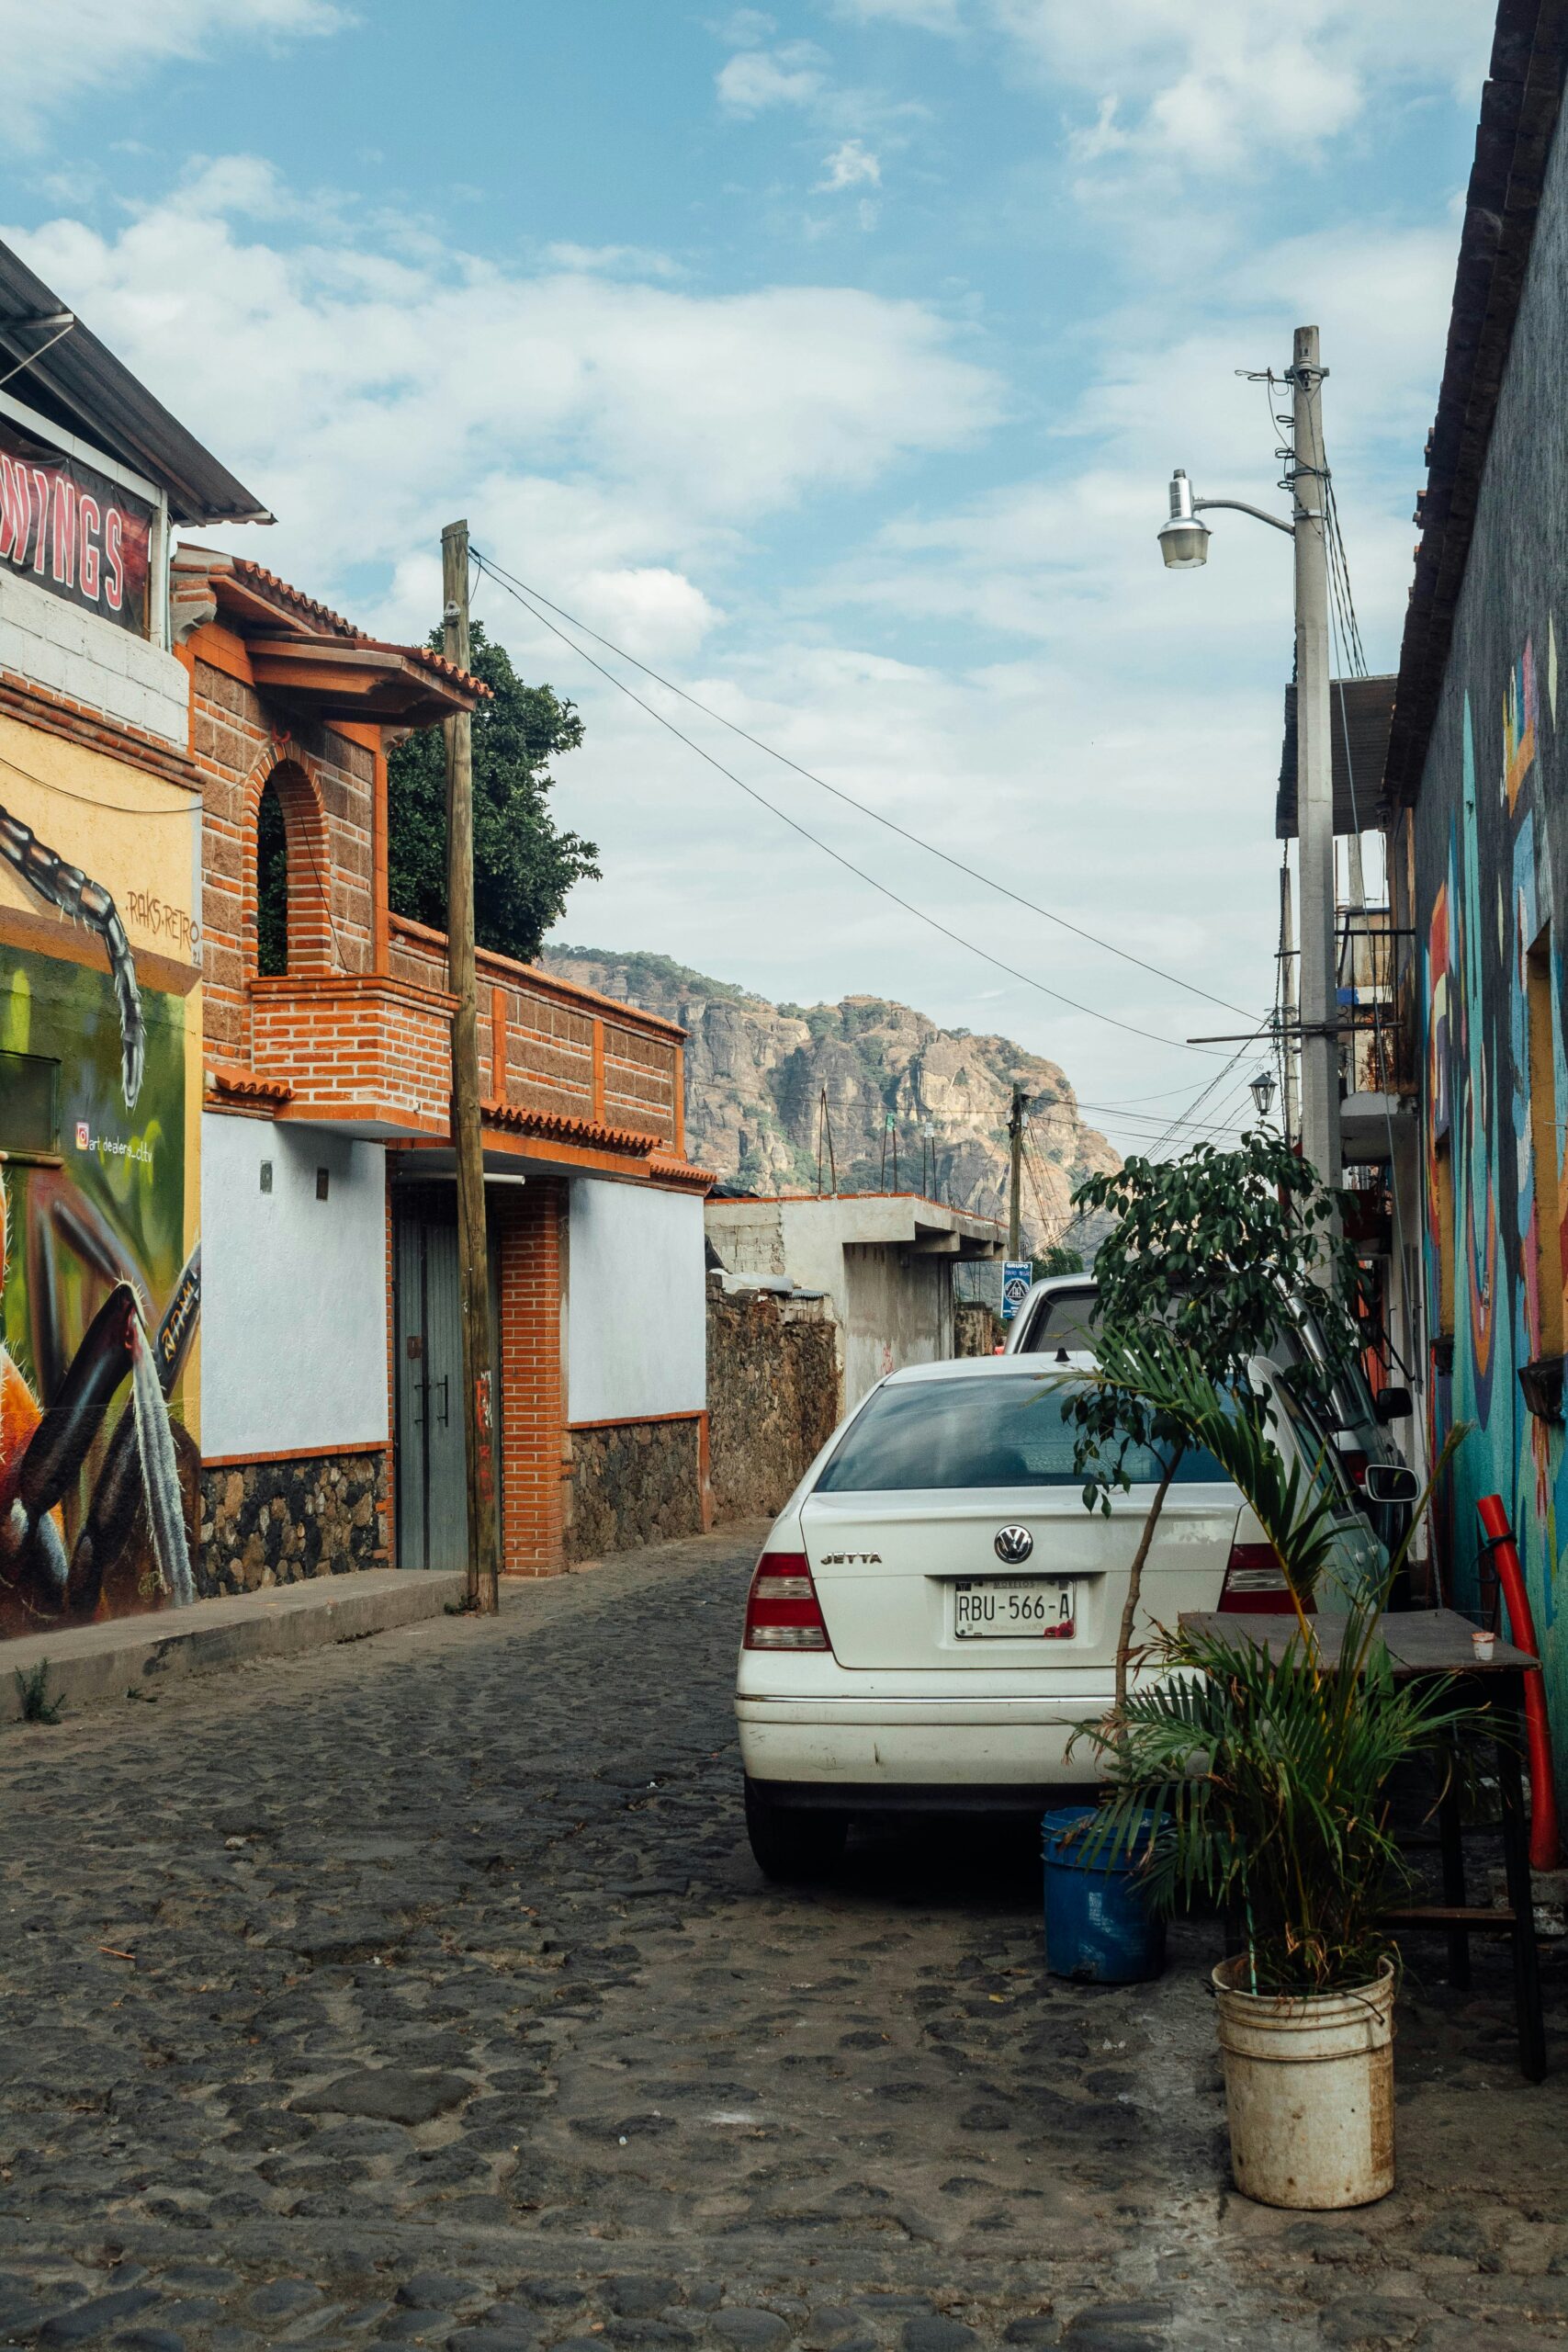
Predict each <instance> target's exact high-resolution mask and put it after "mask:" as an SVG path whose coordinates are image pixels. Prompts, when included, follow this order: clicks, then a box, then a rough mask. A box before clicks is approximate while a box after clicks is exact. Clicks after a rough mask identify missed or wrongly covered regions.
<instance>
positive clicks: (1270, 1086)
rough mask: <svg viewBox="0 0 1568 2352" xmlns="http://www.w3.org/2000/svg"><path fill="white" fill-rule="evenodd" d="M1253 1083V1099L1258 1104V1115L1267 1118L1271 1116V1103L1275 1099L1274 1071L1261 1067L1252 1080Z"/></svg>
mask: <svg viewBox="0 0 1568 2352" xmlns="http://www.w3.org/2000/svg"><path fill="white" fill-rule="evenodd" d="M1251 1085H1252V1099H1253V1101H1254V1103H1256V1104H1257V1105H1258V1117H1259V1118H1260V1119H1266V1118H1267V1117H1268V1116H1269V1105H1270V1104H1271V1103H1272V1102H1273V1100H1274V1073H1273V1071H1272V1070H1269V1069H1260V1070H1259V1071H1258V1075H1257V1077H1256V1078H1255V1079H1254V1080H1252V1081H1251Z"/></svg>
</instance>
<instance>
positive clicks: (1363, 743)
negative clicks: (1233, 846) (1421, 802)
mask: <svg viewBox="0 0 1568 2352" xmlns="http://www.w3.org/2000/svg"><path fill="white" fill-rule="evenodd" d="M1396 684H1398V681H1397V679H1395V678H1392V677H1380V678H1332V679H1330V681H1329V686H1328V709H1329V727H1330V733H1331V736H1332V739H1333V752H1334V830H1335V831H1336V832H1337V833H1354V832H1362V833H1370V832H1374V831H1376V830H1377V828H1378V826H1379V825H1381V824H1382V820H1383V813H1384V808H1383V768H1384V766H1385V765H1386V763H1387V759H1388V731H1389V728H1390V726H1391V725H1392V723H1393V690H1394V687H1395V685H1396ZM1352 783H1354V786H1355V790H1354V792H1352V791H1351V788H1350V787H1351V785H1352ZM1358 820H1359V822H1358ZM1274 837H1275V839H1276V840H1277V841H1281V842H1293V841H1294V840H1295V837H1296V690H1295V687H1294V686H1293V685H1290V686H1287V687H1286V688H1285V741H1284V747H1283V750H1282V752H1281V754H1280V793H1279V797H1278V799H1277V800H1276V801H1275V803H1274Z"/></svg>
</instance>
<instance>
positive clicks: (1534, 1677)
mask: <svg viewBox="0 0 1568 2352" xmlns="http://www.w3.org/2000/svg"><path fill="white" fill-rule="evenodd" d="M1475 1508H1476V1510H1478V1511H1479V1512H1480V1514H1481V1524H1482V1526H1483V1528H1484V1529H1485V1531H1486V1533H1487V1536H1488V1538H1489V1539H1490V1541H1491V1545H1492V1557H1493V1559H1494V1560H1495V1563H1496V1566H1497V1581H1498V1583H1499V1584H1500V1585H1501V1586H1502V1588H1503V1598H1504V1600H1506V1602H1507V1604H1508V1626H1509V1630H1510V1632H1511V1633H1512V1635H1513V1638H1514V1642H1515V1645H1516V1646H1517V1648H1519V1649H1521V1650H1529V1653H1530V1655H1531V1657H1539V1656H1540V1651H1539V1650H1538V1649H1537V1647H1536V1639H1535V1619H1534V1617H1533V1616H1532V1615H1531V1613H1530V1604H1529V1593H1528V1592H1527V1591H1526V1590H1525V1572H1524V1568H1523V1566H1521V1564H1520V1561H1519V1553H1518V1546H1517V1544H1516V1543H1515V1542H1514V1531H1513V1529H1512V1528H1511V1527H1510V1526H1509V1524H1508V1514H1507V1512H1506V1510H1504V1508H1503V1498H1502V1496H1501V1495H1483V1496H1482V1497H1481V1498H1480V1499H1479V1501H1478V1502H1477V1503H1476V1506H1475ZM1525 1726H1526V1730H1527V1732H1528V1733H1529V1758H1530V1868H1531V1869H1532V1870H1537V1871H1554V1870H1555V1869H1556V1868H1557V1866H1558V1864H1559V1862H1560V1861H1561V1860H1562V1847H1561V1845H1560V1843H1559V1840H1558V1834H1557V1791H1556V1787H1555V1785H1554V1783H1553V1781H1552V1777H1551V1730H1550V1729H1549V1727H1548V1724H1547V1720H1546V1689H1545V1680H1544V1678H1543V1677H1542V1676H1541V1675H1540V1674H1527V1675H1526V1677H1525Z"/></svg>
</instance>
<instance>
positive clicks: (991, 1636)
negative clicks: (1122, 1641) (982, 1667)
mask: <svg viewBox="0 0 1568 2352" xmlns="http://www.w3.org/2000/svg"><path fill="white" fill-rule="evenodd" d="M1076 1611H1077V1586H1076V1585H1075V1584H1073V1583H1072V1582H1071V1581H1070V1580H1068V1579H1066V1578H1064V1577H967V1578H965V1579H964V1580H963V1581H962V1582H960V1583H958V1584H955V1585H954V1586H953V1633H954V1634H955V1635H956V1636H957V1638H958V1640H959V1641H961V1642H973V1641H986V1640H987V1639H988V1640H991V1641H1012V1642H1029V1641H1035V1642H1041V1641H1043V1642H1070V1641H1071V1640H1072V1638H1073V1635H1074V1633H1075V1631H1076V1623H1075V1620H1076Z"/></svg>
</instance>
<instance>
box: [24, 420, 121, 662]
mask: <svg viewBox="0 0 1568 2352" xmlns="http://www.w3.org/2000/svg"><path fill="white" fill-rule="evenodd" d="M152 515H153V510H152V507H151V506H149V505H148V504H147V503H145V502H144V501H143V500H141V499H140V498H135V497H133V496H132V495H131V493H130V492H129V491H126V490H122V489H121V488H120V486H119V484H118V482H113V481H109V479H108V478H107V475H105V474H101V473H98V472H96V470H95V469H94V468H93V467H91V466H87V465H84V464H83V463H82V462H81V460H80V459H79V458H70V457H67V456H66V455H65V454H64V452H63V451H62V450H60V449H55V448H51V447H50V446H49V445H48V444H47V443H46V442H43V441H39V440H36V439H35V438H34V437H33V436H32V435H30V434H28V433H24V432H23V431H21V430H20V428H19V427H18V426H17V425H15V424H10V423H9V422H7V421H0V567H3V569H4V571H6V572H9V573H12V574H20V575H22V576H23V577H24V578H26V579H28V580H30V581H31V582H33V584H34V586H35V587H38V588H46V589H48V591H49V593H50V594H51V595H54V596H61V597H63V598H64V600H65V602H66V603H67V604H70V605H78V606H80V607H81V608H82V609H83V610H85V611H86V612H89V613H99V614H101V615H102V616H103V617H104V619H105V620H109V621H114V622H116V623H117V624H118V627H119V628H128V629H131V630H133V631H134V632H135V634H136V635H137V636H138V637H145V636H147V635H148V633H149V624H150V618H151V616H150V614H149V610H148V580H149V575H150V571H151V561H152Z"/></svg>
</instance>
